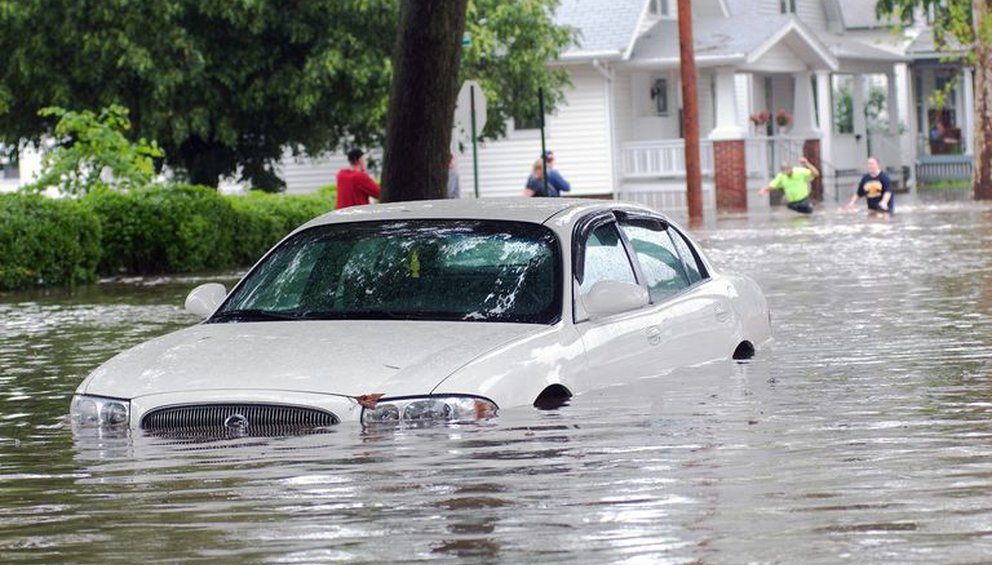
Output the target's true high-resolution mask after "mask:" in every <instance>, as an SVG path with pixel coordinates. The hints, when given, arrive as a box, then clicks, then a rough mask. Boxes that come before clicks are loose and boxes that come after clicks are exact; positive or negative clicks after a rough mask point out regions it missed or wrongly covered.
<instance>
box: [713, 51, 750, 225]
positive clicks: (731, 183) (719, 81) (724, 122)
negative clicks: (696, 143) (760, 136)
mask: <svg viewBox="0 0 992 565" xmlns="http://www.w3.org/2000/svg"><path fill="white" fill-rule="evenodd" d="M713 81H714V87H715V90H716V127H714V128H713V131H711V132H710V135H709V138H710V139H711V140H712V141H713V184H714V187H715V189H716V209H717V212H723V211H729V212H743V211H746V210H747V160H746V159H745V156H744V137H745V135H746V132H745V131H744V128H743V127H741V120H740V117H739V116H738V112H737V87H736V85H735V84H734V68H733V67H720V68H718V69H716V74H715V76H714V78H713Z"/></svg>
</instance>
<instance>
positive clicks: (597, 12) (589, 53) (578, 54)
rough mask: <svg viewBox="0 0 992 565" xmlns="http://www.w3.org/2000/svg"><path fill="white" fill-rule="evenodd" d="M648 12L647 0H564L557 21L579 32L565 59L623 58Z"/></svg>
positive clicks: (559, 8)
mask: <svg viewBox="0 0 992 565" xmlns="http://www.w3.org/2000/svg"><path fill="white" fill-rule="evenodd" d="M646 12H647V1H646V0H562V2H561V4H560V5H559V6H558V10H557V11H556V12H555V21H556V22H557V23H558V24H559V25H566V26H570V27H573V28H575V29H576V30H578V31H579V34H578V43H579V45H577V46H573V47H571V48H569V49H568V51H566V52H565V53H563V54H562V56H561V58H562V59H565V60H567V59H596V58H598V59H611V58H614V59H624V58H626V57H628V56H629V53H630V48H631V46H632V45H633V43H634V40H635V39H636V37H637V30H638V29H639V28H640V25H641V21H642V19H643V18H644V16H645V13H646Z"/></svg>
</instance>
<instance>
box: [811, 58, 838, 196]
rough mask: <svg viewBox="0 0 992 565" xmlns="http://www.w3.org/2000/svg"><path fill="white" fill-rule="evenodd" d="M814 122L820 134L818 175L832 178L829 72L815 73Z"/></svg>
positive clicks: (832, 157) (832, 118)
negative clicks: (820, 164) (820, 162)
mask: <svg viewBox="0 0 992 565" xmlns="http://www.w3.org/2000/svg"><path fill="white" fill-rule="evenodd" d="M816 102H817V105H816V119H817V120H816V121H817V129H819V131H820V134H821V135H822V137H820V160H821V161H822V163H823V166H822V167H820V173H821V174H823V176H830V177H833V176H834V173H835V171H836V169H835V167H834V165H833V159H834V154H833V145H832V141H833V132H834V107H833V95H832V85H831V83H830V71H816Z"/></svg>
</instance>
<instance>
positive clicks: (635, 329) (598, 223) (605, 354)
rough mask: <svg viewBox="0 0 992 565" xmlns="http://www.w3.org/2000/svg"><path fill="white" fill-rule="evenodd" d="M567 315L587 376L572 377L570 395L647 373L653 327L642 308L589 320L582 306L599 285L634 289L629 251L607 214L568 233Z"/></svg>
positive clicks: (649, 313) (648, 316)
mask: <svg viewBox="0 0 992 565" xmlns="http://www.w3.org/2000/svg"><path fill="white" fill-rule="evenodd" d="M572 255H573V281H572V285H573V297H574V298H573V316H574V320H575V325H574V327H575V329H576V331H577V332H578V334H579V336H580V337H581V339H582V343H583V345H584V347H585V351H586V359H587V371H586V372H585V373H584V374H582V375H578V376H576V377H575V378H576V382H575V383H574V388H575V390H574V392H576V393H582V392H584V391H587V390H590V389H593V388H599V387H603V386H609V385H613V384H619V383H623V382H629V381H632V380H635V379H637V378H640V377H643V376H646V375H648V374H650V373H651V371H652V369H651V368H650V366H649V364H648V363H646V359H645V354H646V353H647V352H648V350H649V349H650V348H651V344H650V341H651V340H652V339H654V338H653V336H652V334H651V333H650V332H649V329H650V328H651V327H652V326H653V325H654V322H653V318H652V315H651V312H650V310H649V309H648V308H640V309H634V310H630V311H626V312H620V313H616V314H612V315H603V316H590V315H589V314H588V313H587V312H586V310H585V308H584V305H583V298H584V297H585V296H587V295H588V293H589V291H590V290H591V289H592V287H593V285H595V284H596V283H597V282H601V281H619V282H625V283H635V284H639V283H640V281H639V279H638V276H637V273H636V272H635V269H634V262H633V260H632V257H631V256H630V254H629V246H628V245H627V243H626V241H625V240H624V237H623V234H622V233H621V232H620V229H619V227H618V226H617V223H616V220H615V218H614V217H613V215H612V214H606V215H601V216H597V217H593V218H589V219H586V221H580V222H579V223H578V225H577V227H576V230H575V233H574V234H573V249H572Z"/></svg>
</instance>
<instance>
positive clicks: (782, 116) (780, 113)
mask: <svg viewBox="0 0 992 565" xmlns="http://www.w3.org/2000/svg"><path fill="white" fill-rule="evenodd" d="M775 124H776V125H777V126H778V129H779V130H785V129H787V128H788V127H789V126H790V125H791V124H792V114H790V113H789V111H788V110H786V109H785V108H779V109H778V110H776V111H775Z"/></svg>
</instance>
